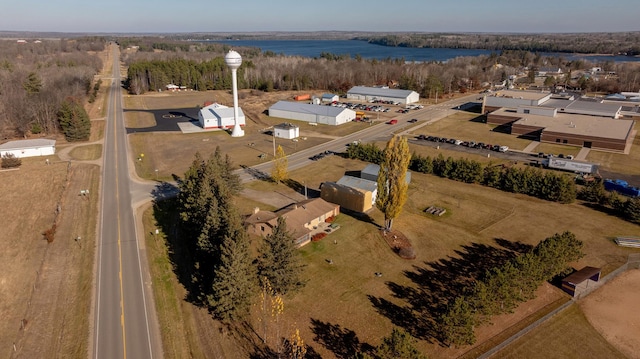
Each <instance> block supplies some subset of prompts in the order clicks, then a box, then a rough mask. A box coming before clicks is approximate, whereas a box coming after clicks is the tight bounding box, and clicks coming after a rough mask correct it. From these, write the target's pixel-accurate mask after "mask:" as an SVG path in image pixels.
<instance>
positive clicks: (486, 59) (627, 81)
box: [121, 38, 640, 98]
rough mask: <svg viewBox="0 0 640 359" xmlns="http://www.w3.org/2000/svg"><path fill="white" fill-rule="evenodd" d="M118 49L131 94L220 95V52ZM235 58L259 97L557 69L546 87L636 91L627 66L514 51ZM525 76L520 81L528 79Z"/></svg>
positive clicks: (130, 42)
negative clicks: (167, 90)
mask: <svg viewBox="0 0 640 359" xmlns="http://www.w3.org/2000/svg"><path fill="white" fill-rule="evenodd" d="M121 45H123V47H125V45H126V46H127V47H131V46H134V45H135V46H136V51H126V53H125V54H124V55H123V61H124V63H125V65H126V66H127V67H128V68H129V72H128V77H127V84H126V86H127V88H128V89H129V91H130V92H131V93H133V94H141V93H144V92H147V91H158V90H163V89H164V86H165V85H166V84H169V83H173V84H175V85H179V86H186V87H187V88H192V89H196V90H213V89H222V88H228V84H229V81H230V71H229V70H228V69H227V67H226V65H225V64H224V54H225V52H226V51H227V50H228V49H229V47H228V46H227V45H221V44H218V45H215V44H211V43H198V42H194V41H189V42H184V41H183V42H179V41H175V42H173V43H172V42H171V41H167V40H163V41H159V40H158V39H152V38H146V39H145V38H133V39H124V40H123V41H122V42H121ZM236 50H238V51H240V52H241V53H242V55H243V64H242V66H241V67H240V69H239V72H238V74H239V86H240V87H241V88H249V89H256V90H262V91H274V90H299V91H305V90H313V89H322V90H327V91H331V92H335V93H339V94H344V93H346V92H347V91H348V90H349V89H350V88H351V87H352V86H354V85H367V86H374V85H389V86H395V87H398V88H401V89H410V90H414V91H416V92H418V93H419V94H420V96H421V97H423V98H433V97H436V96H440V97H442V96H443V95H446V94H449V93H453V92H457V91H461V92H464V91H468V90H476V89H480V88H483V87H486V86H490V85H491V84H496V83H501V82H502V81H504V80H505V79H507V78H508V77H509V76H511V75H518V76H520V77H521V79H520V80H519V81H524V82H525V83H527V82H529V83H530V82H533V81H534V80H535V78H534V77H535V76H533V75H534V74H533V71H534V70H535V69H539V68H542V67H560V68H562V69H563V71H564V73H565V74H566V75H564V76H563V78H552V79H549V80H548V81H547V86H548V87H551V85H553V84H562V85H570V86H572V87H573V88H577V89H581V90H583V91H588V92H591V91H597V92H604V93H613V92H619V91H637V86H638V84H640V68H639V67H638V66H637V64H634V63H615V62H613V61H607V62H604V63H596V62H590V61H586V60H584V61H583V60H574V61H569V60H566V59H564V58H562V57H557V56H553V57H552V56H543V55H542V54H540V53H534V52H529V51H522V50H504V51H499V52H495V53H492V54H490V55H483V56H477V57H459V58H456V59H452V60H449V61H447V62H428V63H407V62H405V61H404V60H403V59H386V60H375V59H363V58H361V57H360V56H358V55H356V56H355V57H353V58H352V57H351V56H349V55H345V54H332V53H322V54H321V55H320V56H319V57H318V58H306V57H298V56H284V55H279V54H274V53H270V52H265V53H261V52H260V51H257V50H256V49H236ZM592 67H600V68H602V70H603V71H605V72H615V73H616V74H617V76H615V77H608V78H598V79H596V78H593V77H590V76H583V75H584V72H582V71H581V70H589V69H591V68H592ZM528 73H530V75H532V76H527V75H529V74H528Z"/></svg>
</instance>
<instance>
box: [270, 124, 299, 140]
mask: <svg viewBox="0 0 640 359" xmlns="http://www.w3.org/2000/svg"><path fill="white" fill-rule="evenodd" d="M273 130H274V136H275V137H277V138H286V139H287V140H292V139H294V138H298V137H300V126H296V125H294V124H292V123H287V122H285V123H281V124H279V125H275V126H273Z"/></svg>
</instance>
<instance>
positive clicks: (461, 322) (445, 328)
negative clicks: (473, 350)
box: [439, 296, 476, 347]
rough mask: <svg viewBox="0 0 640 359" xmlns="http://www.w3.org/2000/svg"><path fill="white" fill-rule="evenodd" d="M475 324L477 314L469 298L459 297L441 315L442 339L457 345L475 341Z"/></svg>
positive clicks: (449, 343)
mask: <svg viewBox="0 0 640 359" xmlns="http://www.w3.org/2000/svg"><path fill="white" fill-rule="evenodd" d="M475 324H476V319H475V315H474V313H473V308H472V307H471V305H470V304H469V300H468V298H465V297H462V296H460V297H457V298H456V299H455V301H454V302H453V303H452V304H451V305H450V306H449V308H448V309H447V311H446V312H445V313H443V314H442V315H441V316H440V320H439V325H440V328H441V329H440V335H442V341H443V342H444V343H446V344H448V345H449V346H451V345H454V346H456V347H460V346H463V345H470V344H473V343H475V341H476V337H475V335H474V333H473V329H474V326H475Z"/></svg>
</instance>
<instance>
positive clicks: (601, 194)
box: [578, 179, 640, 224]
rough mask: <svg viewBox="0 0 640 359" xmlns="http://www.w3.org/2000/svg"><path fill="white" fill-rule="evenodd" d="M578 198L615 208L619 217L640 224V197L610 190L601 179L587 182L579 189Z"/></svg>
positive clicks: (607, 207) (614, 210) (611, 208)
mask: <svg viewBox="0 0 640 359" xmlns="http://www.w3.org/2000/svg"><path fill="white" fill-rule="evenodd" d="M578 199H581V200H583V201H586V202H590V203H592V204H593V205H597V206H601V207H602V208H605V209H610V210H613V212H614V213H615V214H616V215H617V216H618V217H620V218H623V219H625V220H627V221H629V222H632V223H636V224H640V198H638V197H631V198H629V197H623V196H621V195H620V194H618V193H617V192H609V191H607V190H606V189H605V188H604V183H603V181H602V180H601V179H595V180H594V181H591V182H588V183H586V184H585V185H584V186H583V187H582V188H581V189H580V190H579V191H578Z"/></svg>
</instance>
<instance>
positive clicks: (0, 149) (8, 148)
mask: <svg viewBox="0 0 640 359" xmlns="http://www.w3.org/2000/svg"><path fill="white" fill-rule="evenodd" d="M8 153H10V154H13V155H14V156H16V157H20V158H22V157H37V156H49V155H53V154H55V153H56V141H55V140H47V139H43V138H38V139H33V140H17V141H9V142H6V143H3V144H1V145H0V157H2V156H4V155H5V154H8Z"/></svg>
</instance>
